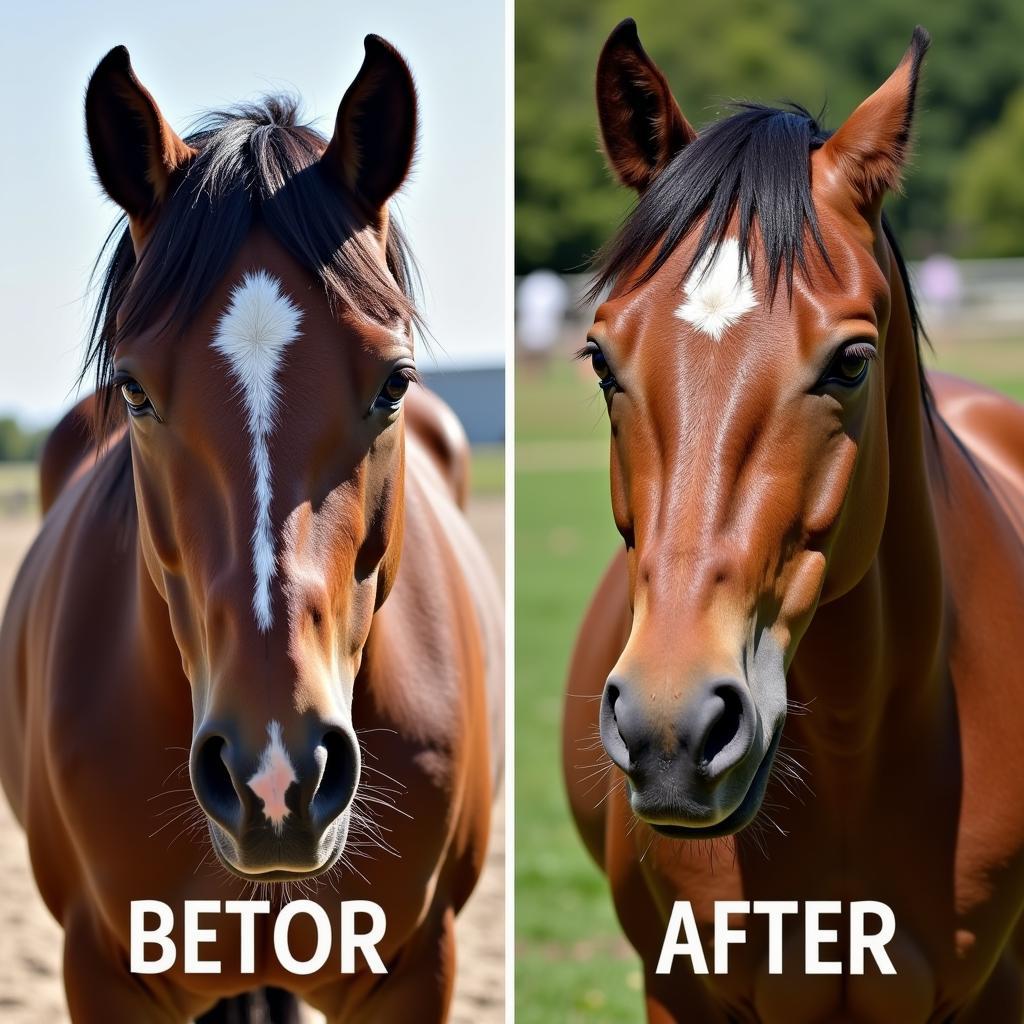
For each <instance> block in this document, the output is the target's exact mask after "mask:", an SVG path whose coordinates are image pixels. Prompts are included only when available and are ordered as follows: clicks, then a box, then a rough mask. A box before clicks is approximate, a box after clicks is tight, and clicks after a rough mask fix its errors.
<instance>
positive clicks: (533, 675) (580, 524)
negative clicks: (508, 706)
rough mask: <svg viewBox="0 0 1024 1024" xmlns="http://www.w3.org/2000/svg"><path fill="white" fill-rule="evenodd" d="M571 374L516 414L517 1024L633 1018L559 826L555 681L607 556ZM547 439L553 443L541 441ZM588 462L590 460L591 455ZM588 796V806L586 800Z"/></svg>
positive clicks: (602, 456)
mask: <svg viewBox="0 0 1024 1024" xmlns="http://www.w3.org/2000/svg"><path fill="white" fill-rule="evenodd" d="M596 393H597V389H596V387H592V385H591V384H590V382H589V381H587V380H586V379H585V378H582V377H580V376H579V375H578V374H577V373H576V372H575V369H574V368H569V367H566V366H564V365H561V366H556V367H554V368H553V369H552V370H551V372H550V373H546V374H545V375H544V376H542V377H541V376H538V377H533V376H529V377H528V376H526V375H521V376H520V379H519V384H518V394H517V408H516V414H517V418H518V423H519V427H518V430H517V438H523V440H521V441H520V440H517V468H516V516H515V522H516V751H515V753H516V880H515V881H516V931H517V940H516V1020H517V1021H519V1022H521V1024H546V1022H558V1024H575V1022H580V1024H582V1022H584V1021H585V1022H587V1024H601V1022H608V1024H612V1022H617V1024H622V1022H628V1021H634V1020H635V1021H639V1020H640V1019H641V1017H642V1013H641V999H640V994H639V993H640V988H641V984H640V967H639V962H638V960H637V959H636V957H635V956H634V955H633V953H632V952H631V951H630V949H629V947H628V946H627V945H626V943H625V941H624V940H623V939H622V937H621V932H620V929H619V926H618V923H617V921H616V919H615V914H614V911H613V909H612V905H611V899H610V895H609V890H608V884H607V882H606V881H605V879H604V877H603V875H602V874H601V873H600V872H599V871H598V870H597V868H596V867H595V866H594V865H593V863H592V862H591V861H590V859H589V857H588V856H587V854H586V852H585V851H584V849H583V846H582V844H581V842H580V840H579V838H578V837H577V835H576V831H575V829H574V827H573V825H572V822H571V820H570V817H569V809H568V806H567V804H566V799H565V792H564V789H563V786H562V776H561V753H560V750H561V746H560V744H561V739H560V722H561V716H562V700H563V693H564V689H565V673H566V667H567V664H568V660H569V654H570V650H571V646H572V642H573V639H574V637H575V634H576V629H577V627H578V625H579V620H580V618H581V617H582V614H583V611H584V609H585V607H586V604H587V600H588V597H589V595H590V592H591V591H592V590H593V588H594V585H595V584H596V583H597V580H598V578H599V577H600V575H601V573H602V572H603V570H604V568H605V565H606V564H607V561H608V558H609V556H610V555H611V553H612V552H613V551H614V550H615V548H616V535H615V531H614V527H613V525H612V519H611V512H610V509H609V501H608V472H607V469H606V468H604V465H603V463H606V461H607V444H608V442H607V426H606V425H605V422H604V419H603V416H604V407H603V403H601V402H600V401H598V402H595V401H594V400H593V396H594V395H596ZM547 440H554V441H559V442H565V443H564V444H557V445H550V444H546V443H545V441H547ZM595 454H596V455H597V456H598V457H597V458H596V459H595V458H594V455H595ZM595 799H597V797H596V796H595Z"/></svg>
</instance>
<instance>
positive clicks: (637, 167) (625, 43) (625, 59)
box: [597, 18, 697, 192]
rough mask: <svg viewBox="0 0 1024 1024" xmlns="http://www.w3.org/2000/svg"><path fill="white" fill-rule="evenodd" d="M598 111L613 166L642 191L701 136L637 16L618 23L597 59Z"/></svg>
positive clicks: (611, 165) (628, 184)
mask: <svg viewBox="0 0 1024 1024" xmlns="http://www.w3.org/2000/svg"><path fill="white" fill-rule="evenodd" d="M597 113H598V118H599V120H600V122H601V138H602V140H603V142H604V149H605V153H606V154H607V157H608V164H609V166H610V167H611V169H612V171H614V173H615V176H616V177H617V178H618V179H619V181H621V182H622V184H623V185H627V186H628V187H629V188H634V189H636V190H637V191H638V192H643V191H644V189H646V188H647V186H648V185H650V183H651V182H652V181H653V180H654V179H655V178H656V177H657V176H658V174H660V173H661V171H663V170H664V169H665V167H666V166H667V165H668V163H669V161H670V160H671V159H672V158H673V157H674V156H675V155H676V153H678V152H679V151H680V150H681V149H682V148H683V147H684V146H687V145H689V144H690V143H691V142H693V140H694V139H695V138H696V137H697V133H696V132H695V131H694V130H693V129H692V128H691V127H690V124H689V122H688V121H687V120H686V118H685V117H683V114H682V112H681V111H680V109H679V105H678V104H677V103H676V101H675V98H674V97H673V95H672V90H671V89H670V88H669V85H668V80H667V79H666V78H665V76H664V74H662V72H661V70H660V68H659V67H658V66H657V64H655V63H654V61H653V60H651V58H650V57H649V56H648V55H647V52H646V51H645V50H644V48H643V46H642V45H641V43H640V37H639V35H637V31H636V22H635V21H634V20H633V19H632V18H626V20H625V21H622V22H620V23H619V24H618V26H616V28H615V30H614V31H613V32H612V34H611V35H610V36H609V37H608V41H607V42H606V43H605V44H604V49H603V50H602V51H601V56H600V58H599V59H598V62H597Z"/></svg>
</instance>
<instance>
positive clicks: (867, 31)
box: [515, 0, 1024, 272]
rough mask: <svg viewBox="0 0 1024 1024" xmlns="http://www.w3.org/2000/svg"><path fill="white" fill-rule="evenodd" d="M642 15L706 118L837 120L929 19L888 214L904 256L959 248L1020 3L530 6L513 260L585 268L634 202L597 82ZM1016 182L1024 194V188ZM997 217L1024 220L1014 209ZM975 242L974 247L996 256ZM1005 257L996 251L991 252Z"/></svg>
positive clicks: (1022, 29)
mask: <svg viewBox="0 0 1024 1024" xmlns="http://www.w3.org/2000/svg"><path fill="white" fill-rule="evenodd" d="M627 15H628V16H632V17H634V18H636V20H637V24H638V26H639V29H640V36H641V38H642V39H643V40H644V45H645V46H646V47H647V49H648V50H649V52H650V53H651V54H652V55H653V56H654V58H655V59H656V60H657V61H658V63H659V64H660V65H661V66H662V68H663V69H664V70H665V72H666V73H667V74H668V76H669V79H670V81H671V82H672V86H673V89H674V91H675V93H676V97H677V99H678V100H679V103H680V106H681V107H682V108H683V111H684V113H685V114H686V115H687V117H688V118H689V119H690V120H691V121H692V122H693V123H694V124H695V125H697V126H698V127H699V126H700V125H701V124H703V123H706V122H708V121H710V120H713V119H714V118H715V117H717V116H719V115H720V114H721V111H722V106H723V100H725V99H729V98H737V99H757V100H762V101H765V102H776V101H779V100H786V99H791V100H796V101H798V102H801V103H803V104H804V105H805V106H807V107H808V108H810V109H811V110H817V109H818V108H820V107H821V106H822V105H823V104H824V103H825V101H826V100H827V101H828V108H829V113H828V115H827V117H826V121H827V123H829V124H830V125H831V126H832V127H836V126H837V125H838V124H839V123H841V121H842V120H843V118H845V117H846V116H847V115H848V114H849V113H850V111H851V110H852V109H853V108H854V107H855V106H856V104H857V103H859V102H860V100H862V99H863V98H864V97H866V96H867V95H869V94H870V93H871V92H872V91H873V90H874V89H875V88H877V87H878V86H879V85H880V84H881V83H882V81H884V79H885V77H886V76H887V75H888V74H889V73H890V72H891V71H892V69H893V68H894V67H895V65H896V62H897V61H898V60H899V58H900V55H901V53H902V52H903V50H904V49H905V48H906V46H907V44H908V42H909V41H910V34H911V31H912V29H913V27H914V25H915V24H916V23H918V22H920V23H922V24H924V25H925V26H926V27H927V28H928V29H929V31H930V32H931V33H932V36H933V39H934V46H933V51H932V54H931V56H930V57H929V59H928V64H927V67H926V70H925V75H924V86H923V88H922V91H921V96H920V103H919V116H918V121H917V145H916V155H915V157H914V158H913V160H912V162H911V166H910V168H909V169H908V173H907V180H906V183H905V184H906V190H905V195H904V196H902V197H893V198H892V199H891V200H890V203H889V210H890V214H891V216H892V217H893V220H894V223H895V224H896V226H897V230H898V232H899V234H900V238H901V241H902V242H903V244H904V246H905V248H906V250H907V252H908V254H909V255H911V256H921V255H924V254H926V253H927V252H928V251H931V250H932V249H935V248H944V249H947V250H950V249H952V250H954V251H955V249H956V245H955V243H956V241H957V238H958V235H957V233H956V231H955V228H954V225H953V223H952V218H951V216H950V210H951V206H952V203H953V195H952V193H953V189H954V185H955V184H956V183H957V182H959V180H960V178H959V176H958V173H957V169H958V166H959V163H960V161H961V159H962V158H963V154H964V153H965V152H967V151H969V150H970V149H971V146H972V143H973V142H974V140H976V139H977V138H978V137H979V136H981V135H983V134H984V133H985V132H986V131H987V130H988V129H989V128H991V127H992V125H994V124H995V123H996V121H997V120H998V119H999V117H1000V114H1001V112H1002V111H1003V109H1004V107H1005V106H1006V102H1007V99H1008V97H1009V96H1010V95H1011V94H1012V93H1013V92H1014V91H1016V90H1017V89H1019V88H1020V87H1021V86H1022V85H1024V64H1022V62H1021V60H1020V54H1019V46H1020V40H1021V39H1022V38H1024V4H1020V3H1019V2H1017V0H974V2H972V3H971V4H959V3H954V2H951V0H943V2H936V0H858V2H856V3H848V4H838V3H836V2H835V0H800V2H798V0H775V2H768V0H715V2H714V3H712V2H710V0H700V2H696V3H689V4H680V3H678V0H630V2H628V3H627V2H624V0H589V2H587V0H518V2H517V4H516V173H515V177H516V267H517V270H518V271H520V272H523V271H526V270H529V269H532V268H533V267H536V266H551V267H554V268H556V269H559V270H571V269H577V268H579V267H581V266H582V265H583V264H584V263H585V262H586V260H587V259H588V258H589V256H590V255H591V254H592V253H593V252H594V250H595V249H596V248H598V247H599V246H600V245H601V243H602V242H604V241H605V240H606V239H607V238H608V236H609V234H610V233H611V231H612V230H613V229H614V228H615V225H616V224H617V223H618V222H619V220H620V219H621V218H622V216H623V214H624V213H625V212H626V210H627V209H628V205H629V202H630V198H631V197H630V196H629V195H628V194H627V193H626V192H625V191H624V190H621V189H617V188H616V187H615V186H614V185H613V183H612V181H611V179H610V177H609V175H608V172H607V171H606V170H605V167H604V161H603V158H602V157H601V155H600V152H599V148H598V143H597V118H596V112H595V110H594V99H593V77H594V68H595V65H596V62H597V55H598V53H599V52H600V49H601V46H602V44H603V42H604V40H605V38H607V35H608V33H609V32H610V31H611V29H612V28H613V27H614V26H615V24H616V23H617V22H618V21H620V20H621V19H622V18H623V17H626V16H627ZM1020 191H1021V190H1020V189H1018V190H1017V193H1015V194H1019V193H1020ZM991 216H992V218H993V219H996V220H998V219H1004V218H1005V219H1006V220H1007V221H1009V220H1011V218H1014V217H1016V219H1015V220H1013V223H1014V224H1016V225H1017V227H1016V229H1015V230H1016V231H1017V233H1018V234H1020V235H1021V237H1024V222H1022V221H1021V220H1020V218H1019V215H1017V214H1015V213H1014V211H1013V209H1012V208H1011V206H1010V205H1004V206H1002V207H998V208H994V209H993V210H992V212H991ZM978 244H980V245H982V248H981V249H979V248H978V245H977V244H975V243H974V242H972V243H971V245H972V247H971V250H970V251H972V252H984V251H988V250H985V249H984V248H983V245H984V243H983V242H981V243H978ZM991 252H992V253H993V254H994V252H995V251H994V250H991Z"/></svg>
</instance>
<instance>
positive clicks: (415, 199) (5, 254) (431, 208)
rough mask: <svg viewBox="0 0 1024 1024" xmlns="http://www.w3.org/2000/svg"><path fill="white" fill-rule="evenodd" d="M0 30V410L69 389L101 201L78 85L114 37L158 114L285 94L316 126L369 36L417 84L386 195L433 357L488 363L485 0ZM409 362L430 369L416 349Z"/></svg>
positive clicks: (489, 10)
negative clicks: (416, 275)
mask: <svg viewBox="0 0 1024 1024" xmlns="http://www.w3.org/2000/svg"><path fill="white" fill-rule="evenodd" d="M4 23H5V24H4V32H3V33H2V38H0V87H2V95H3V96H4V100H5V103H4V108H5V110H4V119H3V120H4V124H3V132H2V135H0V175H2V178H0V181H2V188H0V246H2V256H0V259H2V264H0V267H2V273H0V312H2V320H0V322H2V323H3V325H4V327H3V332H2V335H0V414H3V413H10V412H14V413H15V414H17V415H19V416H21V417H23V418H25V419H27V420H29V421H30V422H33V423H46V422H47V421H49V420H50V419H52V418H53V416H54V415H55V414H56V413H58V412H59V411H60V410H61V409H63V408H65V407H66V406H67V405H68V404H70V402H71V401H72V400H73V397H74V393H73V391H72V387H73V383H74V380H75V378H76V375H77V371H78V368H79V364H80V360H81V352H82V348H81V346H82V340H83V337H84V333H85V323H86V317H87V313H88V311H89V301H88V298H89V297H88V296H87V293H86V286H87V281H88V274H89V271H90V269H91V267H92V262H93V260H94V259H95V256H96V253H97V251H98V249H99V246H100V244H101V242H102V241H103V239H104V237H105V236H106V233H107V230H108V229H109V227H110V225H111V224H112V223H113V221H114V219H115V217H116V215H117V210H116V208H115V207H114V206H113V205H112V204H111V203H110V202H109V201H107V200H106V199H105V198H104V197H103V195H102V193H101V192H100V189H99V186H98V185H97V184H96V182H95V179H94V177H93V173H92V168H91V165H90V163H89V158H88V151H87V147H86V142H85V132H84V126H83V117H82V99H83V96H84V94H85V86H86V82H87V81H88V77H89V74H90V72H91V71H92V69H93V67H95V65H96V64H97V63H98V61H99V60H100V58H101V57H102V56H103V55H104V53H106V51H107V50H108V49H110V47H112V46H114V45H115V44H117V43H124V44H125V45H126V46H127V47H128V49H129V50H130V51H131V54H132V63H133V65H134V67H135V70H136V72H137V73H138V75H139V77H140V78H141V79H142V81H143V82H144V83H145V84H146V86H147V87H148V88H149V90H150V91H151V92H152V93H153V95H154V97H155V98H156V101H157V103H158V104H159V105H160V107H161V109H162V110H163V112H164V115H165V116H166V117H167V119H168V120H169V121H170V122H171V124H172V125H173V126H174V127H175V128H176V129H177V130H178V131H179V132H183V131H184V130H185V128H186V127H187V126H188V125H189V123H190V122H191V121H192V120H193V119H194V118H195V116H196V115H197V114H199V113H201V112H202V111H203V110H206V109H208V108H211V107H220V106H224V105H226V104H230V103H233V102H236V101H238V100H241V99H245V98H249V97H252V96H255V95H258V94H260V93H264V92H269V91H275V90H287V91H290V92H295V93H297V94H298V95H299V96H300V97H301V98H302V101H303V109H304V111H305V114H306V116H307V119H314V118H315V119H317V122H316V123H317V125H318V127H319V128H320V129H321V130H322V131H325V132H328V133H329V131H330V127H331V125H332V124H333V120H334V115H335V113H336V111H337V108H338V104H339V102H340V101H341V97H342V95H343V94H344V92H345V89H346V88H347V86H348V84H349V82H350V81H351V80H352V78H353V77H354V75H355V73H356V71H357V70H358V68H359V65H360V62H361V61H362V54H363V46H362V40H363V36H364V35H365V34H366V33H367V32H376V33H377V34H379V35H382V36H384V38H386V39H388V40H390V41H391V42H392V43H393V44H394V45H395V46H396V47H397V48H398V49H399V50H400V51H401V52H402V53H403V54H404V56H405V58H406V60H407V61H408V62H409V64H410V66H411V67H412V70H413V74H414V75H415V77H416V82H417V86H418V88H419V95H420V122H421V136H420V148H419V157H418V160H417V163H416V167H415V169H414V173H413V177H412V179H411V180H410V181H409V182H408V183H407V185H406V187H405V189H404V192H403V193H402V195H401V196H400V199H399V203H398V210H399V215H400V217H401V219H402V221H403V223H404V224H405V227H406V230H407V233H408V234H409V236H410V238H411V240H412V244H413V249H414V251H415V253H416V255H417V258H418V260H419V262H420V266H421V269H422V272H423V281H424V299H423V306H424V309H425V312H426V316H427V322H428V325H429V327H430V329H431V331H432V333H433V335H434V338H435V339H436V343H437V345H436V347H437V348H438V351H437V353H436V359H437V362H438V363H439V364H441V365H442V366H458V365H467V364H470V365H480V364H486V365H496V364H499V363H500V362H501V361H502V353H503V347H504V322H505V316H504V312H505V311H504V308H503V307H504V299H505V280H504V278H505V273H506V270H507V267H506V262H505V260H506V257H505V242H504V238H503V227H504V201H505V189H504V166H505V164H504V150H503V141H504V124H503V111H504V99H503V96H504V63H503V62H504V38H503V37H504V12H503V3H502V0H446V2H445V3H444V4H430V3H423V2H422V0H419V2H417V0H377V2H375V3H367V2H366V0H361V2H352V0H348V2H335V3H328V2H320V3H317V2H310V0H303V2H289V3H282V2H281V0H276V2H268V0H250V2H246V3H244V4H242V3H226V2H224V0H206V2H198V0H178V2H175V3H162V4H157V3H152V2H150V3H139V2H138V0H133V2H122V0H96V2H94V3H89V4H83V3H71V2H61V3H52V2H46V0H37V2H29V3H21V4H17V5H13V4H12V5H8V6H7V9H6V10H5V12H4ZM421 366H423V367H424V368H426V369H429V368H430V364H429V360H428V359H427V357H426V355H425V353H424V354H423V356H422V361H421Z"/></svg>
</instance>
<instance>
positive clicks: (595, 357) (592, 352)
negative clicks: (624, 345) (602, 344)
mask: <svg viewBox="0 0 1024 1024" xmlns="http://www.w3.org/2000/svg"><path fill="white" fill-rule="evenodd" d="M579 355H580V358H581V359H585V358H586V357H588V356H589V357H590V365H591V367H592V368H593V370H594V373H595V374H596V375H597V381H598V384H599V385H600V387H601V390H602V391H610V390H611V389H612V388H614V387H615V386H616V384H615V377H614V376H613V375H612V368H611V367H610V366H609V365H608V360H607V359H606V358H605V355H604V353H603V352H602V351H601V349H600V348H599V347H598V346H597V344H596V343H595V342H593V341H590V342H588V343H587V345H586V347H585V348H583V349H581V350H580V353H579Z"/></svg>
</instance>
